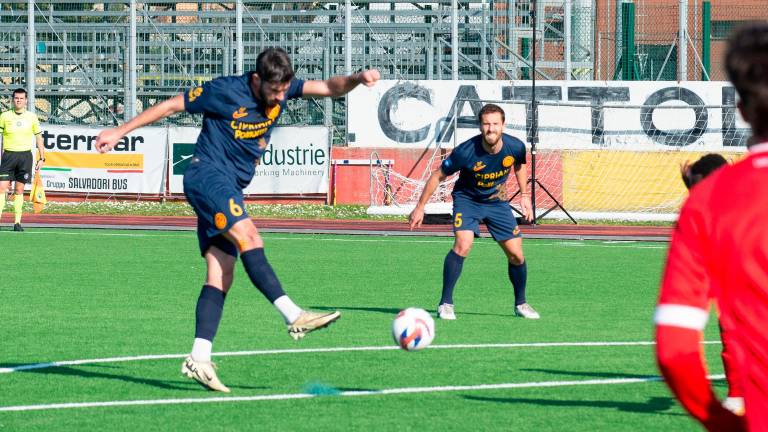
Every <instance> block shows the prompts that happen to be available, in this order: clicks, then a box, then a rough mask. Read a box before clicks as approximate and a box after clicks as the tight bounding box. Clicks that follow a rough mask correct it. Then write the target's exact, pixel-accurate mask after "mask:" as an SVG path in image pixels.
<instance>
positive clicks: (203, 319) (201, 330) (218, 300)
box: [195, 285, 225, 342]
mask: <svg viewBox="0 0 768 432" xmlns="http://www.w3.org/2000/svg"><path fill="white" fill-rule="evenodd" d="M224 297H225V294H224V293H223V292H222V291H221V290H218V289H216V288H214V287H212V286H210V285H203V289H202V290H201V291H200V296H199V297H198V298H197V309H195V337H196V338H199V339H205V340H208V341H211V342H213V338H214V337H215V336H216V330H218V329H219V322H220V321H221V312H222V310H223V309H224Z"/></svg>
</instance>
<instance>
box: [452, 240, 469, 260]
mask: <svg viewBox="0 0 768 432" xmlns="http://www.w3.org/2000/svg"><path fill="white" fill-rule="evenodd" d="M471 250H472V243H456V244H454V245H453V252H454V253H455V254H456V255H459V256H463V257H465V258H466V257H467V256H469V252H470V251H471Z"/></svg>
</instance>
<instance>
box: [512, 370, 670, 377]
mask: <svg viewBox="0 0 768 432" xmlns="http://www.w3.org/2000/svg"><path fill="white" fill-rule="evenodd" d="M520 370H521V371H525V372H543V373H548V374H553V375H570V376H577V377H590V378H657V377H654V376H652V375H638V374H630V373H624V372H621V373H617V372H582V371H564V370H557V369H538V368H520Z"/></svg>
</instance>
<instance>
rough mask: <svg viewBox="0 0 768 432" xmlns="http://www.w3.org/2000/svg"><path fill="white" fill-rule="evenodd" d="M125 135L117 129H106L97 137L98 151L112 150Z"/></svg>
mask: <svg viewBox="0 0 768 432" xmlns="http://www.w3.org/2000/svg"><path fill="white" fill-rule="evenodd" d="M122 137H123V135H122V134H121V133H120V132H118V131H117V130H116V129H105V130H103V131H101V133H100V134H99V136H97V137H96V151H98V152H99V153H106V152H108V151H110V150H112V149H113V148H114V147H115V145H116V144H117V142H118V141H120V139H121V138H122Z"/></svg>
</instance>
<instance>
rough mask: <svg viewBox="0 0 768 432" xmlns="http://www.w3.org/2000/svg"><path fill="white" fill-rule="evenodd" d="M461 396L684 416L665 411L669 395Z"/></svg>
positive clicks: (487, 400) (670, 400)
mask: <svg viewBox="0 0 768 432" xmlns="http://www.w3.org/2000/svg"><path fill="white" fill-rule="evenodd" d="M462 398H464V399H467V400H471V401H476V402H494V403H510V404H530V405H539V406H555V407H586V408H612V409H616V410H619V411H624V412H633V413H643V414H655V415H659V414H662V415H671V416H685V414H683V413H668V412H665V411H667V410H669V409H670V408H672V407H673V406H674V405H675V402H674V401H673V400H672V398H670V397H652V398H650V399H648V402H645V403H643V402H621V401H614V400H607V401H604V400H552V399H532V398H499V397H485V396H469V395H464V396H462Z"/></svg>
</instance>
